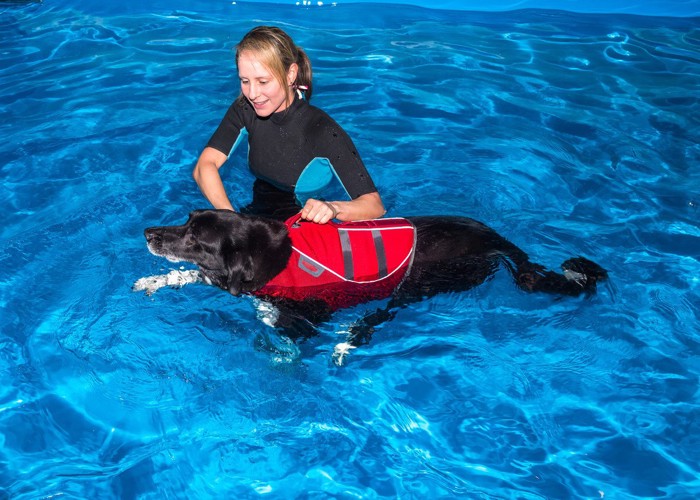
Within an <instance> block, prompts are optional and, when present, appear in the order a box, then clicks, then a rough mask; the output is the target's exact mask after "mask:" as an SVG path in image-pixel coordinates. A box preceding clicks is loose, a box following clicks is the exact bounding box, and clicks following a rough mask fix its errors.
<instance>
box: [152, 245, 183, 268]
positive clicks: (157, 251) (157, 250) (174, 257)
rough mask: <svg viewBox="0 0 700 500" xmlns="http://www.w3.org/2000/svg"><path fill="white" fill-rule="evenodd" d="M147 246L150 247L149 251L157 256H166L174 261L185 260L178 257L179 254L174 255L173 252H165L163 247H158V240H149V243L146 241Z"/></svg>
mask: <svg viewBox="0 0 700 500" xmlns="http://www.w3.org/2000/svg"><path fill="white" fill-rule="evenodd" d="M146 246H147V247H148V251H149V252H151V253H152V254H153V255H155V256H157V257H164V258H166V259H168V260H169V261H170V262H173V263H177V262H182V261H183V259H182V258H180V257H178V256H177V255H174V254H171V253H166V252H163V251H162V249H160V248H156V242H154V241H149V242H148V243H146Z"/></svg>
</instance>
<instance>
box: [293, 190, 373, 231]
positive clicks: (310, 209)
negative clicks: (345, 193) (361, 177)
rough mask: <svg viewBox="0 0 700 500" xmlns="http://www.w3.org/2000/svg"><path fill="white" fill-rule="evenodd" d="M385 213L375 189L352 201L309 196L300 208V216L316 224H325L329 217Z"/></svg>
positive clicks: (353, 217) (359, 217)
mask: <svg viewBox="0 0 700 500" xmlns="http://www.w3.org/2000/svg"><path fill="white" fill-rule="evenodd" d="M385 213H386V210H385V209H384V204H383V203H382V198H381V197H380V196H379V193H378V192H376V191H375V192H373V193H367V194H363V195H362V196H358V197H357V198H355V199H354V200H352V201H321V200H315V199H313V198H310V199H308V200H307V201H306V204H305V205H304V208H302V210H301V217H302V218H303V219H306V220H310V221H313V222H316V223H317V224H325V223H326V222H328V221H329V220H331V219H338V220H342V221H351V220H366V219H378V218H379V217H381V216H382V215H384V214H385Z"/></svg>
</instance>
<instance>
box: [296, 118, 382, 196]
mask: <svg viewBox="0 0 700 500" xmlns="http://www.w3.org/2000/svg"><path fill="white" fill-rule="evenodd" d="M310 128H311V130H308V131H307V134H309V137H314V138H315V141H316V142H315V144H314V150H315V151H314V156H315V157H317V158H327V159H328V161H329V162H330V164H331V165H332V166H333V169H334V170H335V173H336V175H337V176H338V179H339V180H340V182H341V183H342V184H343V187H344V188H345V190H346V191H347V192H348V194H349V195H350V197H351V198H352V199H353V200H354V199H355V198H357V197H359V196H362V195H363V194H368V193H373V192H375V191H377V188H376V187H375V185H374V181H372V177H371V176H370V175H369V172H368V171H367V168H366V167H365V164H364V163H363V162H362V158H361V157H360V153H358V151H357V148H356V147H355V144H353V142H352V139H350V136H349V135H348V134H347V133H346V132H345V130H343V129H342V128H341V127H340V125H338V124H337V123H336V122H335V121H334V120H333V119H332V118H331V117H329V116H328V115H326V114H325V113H321V114H320V117H319V120H318V121H315V123H314V124H313V125H312V126H311V127H310Z"/></svg>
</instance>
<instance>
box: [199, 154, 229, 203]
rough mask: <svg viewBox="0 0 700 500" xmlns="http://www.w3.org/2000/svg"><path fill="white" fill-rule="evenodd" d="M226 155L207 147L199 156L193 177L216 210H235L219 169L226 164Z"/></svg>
mask: <svg viewBox="0 0 700 500" xmlns="http://www.w3.org/2000/svg"><path fill="white" fill-rule="evenodd" d="M226 159H227V157H226V155H225V154H224V153H222V152H221V151H219V150H217V149H214V148H211V147H206V148H204V151H202V154H201V155H199V160H197V165H196V166H195V167H194V171H193V172H192V177H194V180H195V182H197V185H198V186H199V189H200V190H201V191H202V194H203V195H204V196H205V197H206V198H207V200H209V203H211V204H212V205H213V206H214V208H220V209H227V210H233V205H232V204H231V201H230V200H229V199H228V195H227V194H226V190H225V189H224V183H223V182H221V176H220V175H219V169H220V168H221V166H222V165H223V164H224V163H225V162H226Z"/></svg>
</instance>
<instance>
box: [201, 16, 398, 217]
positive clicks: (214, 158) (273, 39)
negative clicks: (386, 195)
mask: <svg viewBox="0 0 700 500" xmlns="http://www.w3.org/2000/svg"><path fill="white" fill-rule="evenodd" d="M236 65H237V67H238V77H239V79H240V82H241V96H239V97H238V99H236V101H234V103H233V104H232V105H231V107H230V108H229V109H228V111H227V112H226V116H225V117H224V119H223V120H222V122H221V124H220V125H219V127H218V129H217V130H216V132H215V133H214V135H213V136H212V137H211V139H210V140H209V142H208V144H207V146H206V147H205V148H204V151H202V154H201V155H200V157H199V160H198V161H197V165H196V167H195V169H194V172H193V177H194V179H195V181H196V182H197V184H198V185H199V188H200V189H201V191H202V193H203V194H204V196H205V197H206V198H207V199H208V200H209V202H210V203H211V204H212V205H213V206H214V207H215V208H219V209H228V210H233V205H232V204H231V201H230V200H229V198H228V196H227V194H226V190H225V189H224V186H223V183H222V181H221V177H220V175H219V169H220V168H221V166H222V165H223V164H224V162H225V161H226V159H227V158H228V155H229V154H230V153H231V152H232V151H233V150H234V149H235V147H236V146H237V145H238V143H239V142H240V141H241V139H242V138H243V137H244V135H245V134H246V133H247V135H248V144H249V154H248V163H249V167H250V170H251V172H252V173H253V174H254V175H255V177H256V178H257V180H256V182H255V186H254V195H253V203H252V204H251V205H249V207H248V209H247V210H244V211H247V212H253V213H260V214H262V215H267V216H270V217H277V218H284V217H286V216H290V215H292V214H293V213H295V212H299V206H298V205H295V198H296V199H300V197H305V196H304V195H305V194H307V195H309V196H310V197H309V198H308V199H306V200H305V201H304V202H303V207H302V209H301V216H302V218H304V219H306V220H310V221H313V222H316V223H319V224H325V223H326V222H328V221H329V220H331V219H333V218H337V219H339V220H343V221H350V220H359V219H373V218H378V217H381V216H382V215H384V213H385V210H384V205H383V203H382V200H381V197H380V196H379V193H378V192H377V188H376V187H375V186H374V183H373V181H372V178H371V177H370V175H369V173H368V172H367V169H366V168H365V166H364V164H363V163H362V160H361V159H360V155H359V154H358V153H357V151H356V149H355V146H354V145H353V143H352V141H351V139H350V137H349V136H348V135H347V133H345V131H344V130H343V129H342V128H341V127H340V126H339V125H338V124H337V123H336V122H335V121H333V119H331V118H330V117H329V116H328V115H327V114H326V113H325V112H323V111H321V110H320V109H318V108H316V107H314V106H311V105H310V104H308V100H309V99H310V98H311V93H312V82H311V79H312V72H311V63H310V61H309V59H308V57H307V55H306V53H305V52H304V51H303V50H302V49H301V48H299V47H297V46H296V45H295V44H294V42H293V41H292V39H291V38H290V37H289V35H287V34H286V33H285V32H284V31H282V30H281V29H279V28H275V27H268V26H260V27H257V28H254V29H253V30H251V31H250V32H249V33H248V34H246V35H245V36H244V37H243V39H242V40H241V42H240V43H239V44H238V46H237V48H236ZM302 92H303V93H304V94H305V95H304V94H302ZM302 97H305V99H304V98H302ZM319 173H320V174H322V175H320V176H319V175H318V174H319ZM302 177H303V182H300V178H302ZM333 177H337V178H338V180H340V182H341V184H342V185H343V187H344V188H345V191H346V192H347V193H348V195H349V196H350V198H351V201H323V200H320V199H317V197H316V192H318V191H319V190H320V189H322V188H323V187H324V184H328V183H329V182H330V181H331V180H332V178H333ZM321 178H323V180H322V181H320V180H319V179H321ZM309 181H311V182H309ZM290 212H291V213H290Z"/></svg>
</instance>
